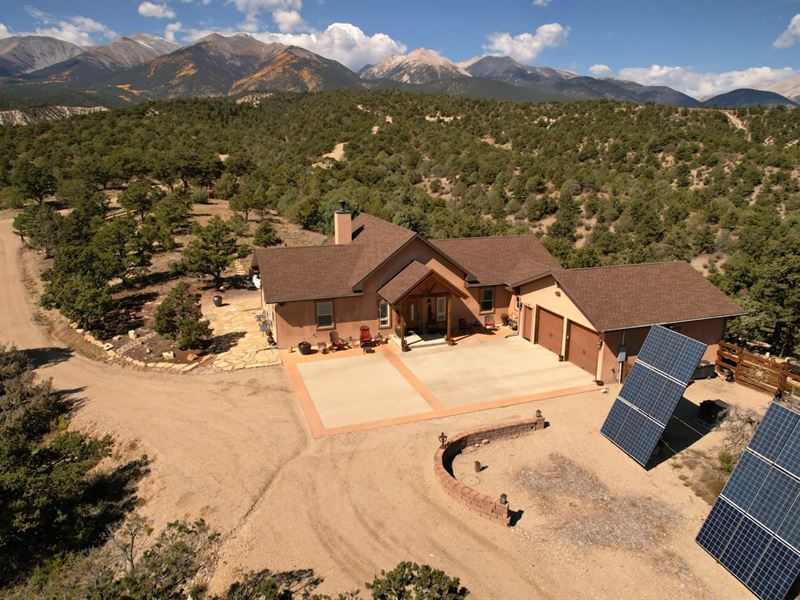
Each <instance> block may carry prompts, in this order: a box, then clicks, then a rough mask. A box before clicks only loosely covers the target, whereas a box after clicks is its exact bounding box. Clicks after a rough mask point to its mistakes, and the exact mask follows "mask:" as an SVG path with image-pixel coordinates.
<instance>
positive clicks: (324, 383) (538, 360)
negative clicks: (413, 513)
mask: <svg viewBox="0 0 800 600" xmlns="http://www.w3.org/2000/svg"><path fill="white" fill-rule="evenodd" d="M283 358H284V365H285V367H286V371H287V375H288V376H289V380H290V381H291V382H292V384H293V386H294V388H295V391H296V392H297V394H298V397H299V399H300V405H301V407H302V409H303V411H304V413H305V415H306V418H307V420H308V423H309V427H310V428H311V433H312V434H313V435H314V436H317V437H319V436H324V435H330V434H334V433H343V432H347V431H357V430H362V429H371V428H374V427H381V426H386V425H393V424H399V423H408V422H412V421H418V420H422V419H431V418H436V417H445V416H450V415H455V414H461V413H465V412H473V411H478V410H485V409H489V408H496V407H499V406H508V405H511V404H520V403H523V402H533V401H536V400H542V399H545V398H553V397H556V396H566V395H570V394H576V393H581V392H586V391H591V390H596V389H598V388H597V386H595V385H594V382H593V378H592V377H591V376H590V375H589V374H588V373H586V372H585V371H583V370H582V369H581V368H579V367H576V366H575V365H573V364H571V363H568V362H558V359H557V357H556V356H555V355H553V354H552V353H550V352H548V351H547V350H545V349H544V348H541V347H539V346H533V345H531V344H530V343H528V342H525V341H524V340H522V339H521V338H516V337H514V338H509V339H503V338H497V337H491V338H487V339H473V340H470V341H468V342H462V343H459V344H458V345H456V346H454V347H451V346H437V347H431V348H419V349H415V350H412V351H411V352H407V353H403V352H400V351H399V350H398V349H396V348H394V347H393V346H391V345H385V346H381V347H379V348H378V349H377V351H376V352H375V353H372V354H362V353H361V351H360V350H359V349H354V350H348V351H346V352H340V353H336V354H333V355H325V356H323V355H316V356H312V357H308V356H306V357H303V356H299V355H298V354H296V353H293V354H285V355H284V357H283Z"/></svg>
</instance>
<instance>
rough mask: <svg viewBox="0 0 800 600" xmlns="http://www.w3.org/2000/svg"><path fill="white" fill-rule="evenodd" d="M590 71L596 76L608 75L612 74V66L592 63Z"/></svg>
mask: <svg viewBox="0 0 800 600" xmlns="http://www.w3.org/2000/svg"><path fill="white" fill-rule="evenodd" d="M589 73H591V74H592V75H595V76H596V77H606V76H608V75H611V67H609V66H608V65H603V64H597V65H592V66H591V67H589Z"/></svg>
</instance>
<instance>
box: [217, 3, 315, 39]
mask: <svg viewBox="0 0 800 600" xmlns="http://www.w3.org/2000/svg"><path fill="white" fill-rule="evenodd" d="M228 1H229V2H230V3H231V4H233V5H234V6H235V7H236V10H238V11H239V12H240V13H242V14H243V15H244V21H242V22H241V23H240V24H239V27H240V28H241V29H242V30H243V31H247V32H251V33H255V32H257V31H259V29H261V27H262V23H261V14H262V13H265V12H268V13H270V14H271V15H272V21H273V22H274V23H275V25H276V26H277V27H278V29H279V30H280V31H281V33H291V32H293V31H307V30H309V27H308V25H307V24H306V22H305V21H304V20H303V17H302V16H300V9H301V8H303V2H302V0H228Z"/></svg>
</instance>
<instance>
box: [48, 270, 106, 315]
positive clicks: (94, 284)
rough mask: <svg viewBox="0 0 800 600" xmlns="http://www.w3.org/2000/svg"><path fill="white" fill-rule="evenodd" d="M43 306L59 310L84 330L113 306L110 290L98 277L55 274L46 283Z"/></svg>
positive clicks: (57, 272)
mask: <svg viewBox="0 0 800 600" xmlns="http://www.w3.org/2000/svg"><path fill="white" fill-rule="evenodd" d="M41 304H42V306H44V307H45V308H57V309H59V310H60V311H61V314H63V315H64V316H65V317H66V318H68V319H69V320H70V321H75V322H76V323H78V324H79V325H80V326H81V327H91V326H93V325H96V324H98V323H99V322H101V321H102V320H103V318H104V317H105V316H106V315H107V314H108V312H109V311H110V310H111V307H112V305H113V300H112V298H111V290H110V289H109V287H108V284H107V283H106V282H105V281H101V280H100V279H98V277H97V276H92V275H86V274H81V273H65V272H61V271H56V270H55V269H54V270H52V272H51V273H50V275H49V276H48V279H47V281H46V283H45V287H44V292H43V293H42V297H41Z"/></svg>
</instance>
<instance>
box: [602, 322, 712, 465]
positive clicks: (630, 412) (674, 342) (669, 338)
mask: <svg viewBox="0 0 800 600" xmlns="http://www.w3.org/2000/svg"><path fill="white" fill-rule="evenodd" d="M687 348H688V349H689V354H688V356H680V355H676V354H675V353H678V354H680V353H681V352H683V351H684V349H687ZM704 351H705V345H704V344H702V343H701V342H696V341H695V340H692V339H691V338H687V337H686V336H684V335H682V334H680V333H677V332H675V331H672V330H669V329H666V328H665V327H661V326H658V325H655V326H653V327H651V328H650V332H649V333H648V335H647V338H646V339H645V342H644V344H643V345H642V348H641V350H640V352H639V356H638V357H637V360H636V362H635V363H634V365H633V367H632V368H631V371H630V373H629V374H628V377H627V378H626V380H625V383H624V384H623V386H622V389H621V390H620V392H619V395H618V396H617V398H616V400H615V401H614V404H613V405H612V407H611V411H609V414H608V416H607V417H606V420H605V422H604V423H603V425H602V427H601V428H600V432H601V433H602V434H603V435H604V436H606V437H607V438H608V439H609V440H611V441H612V442H613V443H614V444H616V445H617V446H619V448H620V449H622V450H623V451H624V452H625V453H626V454H628V455H629V456H630V457H631V458H633V459H634V460H635V461H636V462H638V463H639V464H640V465H642V466H643V467H645V468H646V467H647V464H648V463H649V462H650V457H651V456H652V454H653V451H654V450H655V449H656V447H657V446H658V442H659V439H660V438H661V436H662V435H663V433H664V430H665V429H666V426H667V424H668V423H669V420H670V419H671V418H672V415H673V414H674V412H675V409H676V408H677V407H678V403H679V402H680V400H681V398H682V397H683V392H684V390H685V389H686V385H687V383H686V382H684V381H681V380H679V379H677V378H675V377H674V376H671V375H669V374H668V372H669V371H670V370H672V371H675V372H676V373H678V375H679V376H681V377H684V371H686V370H687V367H686V366H685V365H688V364H690V363H691V362H692V361H694V364H692V365H691V373H694V369H695V368H696V366H697V364H698V363H699V362H700V358H701V356H702V353H703V352H704ZM698 352H699V354H698ZM648 360H649V361H651V362H653V363H656V364H658V365H661V369H659V368H656V367H654V366H653V365H651V364H649V363H648ZM681 365H683V366H681ZM676 369H677V370H676ZM691 373H689V375H688V376H687V377H688V379H691ZM688 379H687V381H688Z"/></svg>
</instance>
